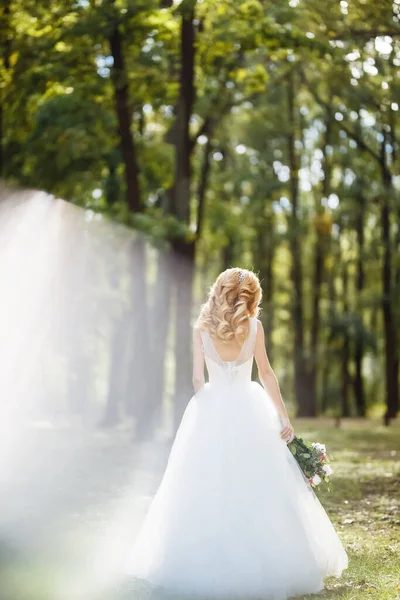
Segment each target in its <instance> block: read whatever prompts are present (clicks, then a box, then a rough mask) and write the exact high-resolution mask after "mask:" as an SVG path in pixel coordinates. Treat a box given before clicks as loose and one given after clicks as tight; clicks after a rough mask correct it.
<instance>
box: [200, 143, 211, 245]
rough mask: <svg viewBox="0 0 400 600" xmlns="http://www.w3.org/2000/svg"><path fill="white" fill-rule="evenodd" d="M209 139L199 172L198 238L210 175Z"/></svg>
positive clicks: (201, 227)
mask: <svg viewBox="0 0 400 600" xmlns="http://www.w3.org/2000/svg"><path fill="white" fill-rule="evenodd" d="M211 147H212V143H211V139H210V137H208V140H207V143H206V145H205V148H204V154H203V162H202V165H201V170H200V180H199V190H198V194H197V197H198V203H197V220H196V221H197V229H196V237H197V238H200V236H201V233H202V231H203V219H204V204H205V199H206V191H207V185H208V178H209V174H210V153H211Z"/></svg>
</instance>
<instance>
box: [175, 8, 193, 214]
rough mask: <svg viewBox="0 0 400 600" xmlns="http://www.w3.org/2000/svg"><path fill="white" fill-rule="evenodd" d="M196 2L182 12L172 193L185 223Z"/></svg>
mask: <svg viewBox="0 0 400 600" xmlns="http://www.w3.org/2000/svg"><path fill="white" fill-rule="evenodd" d="M194 7H195V2H190V5H189V6H187V5H185V7H184V8H182V17H181V70H180V82H179V83H180V85H179V98H178V106H177V116H176V124H175V178H174V185H173V189H172V197H171V199H172V206H171V208H172V213H173V214H174V215H175V216H176V217H177V218H178V219H179V220H181V221H183V222H184V223H189V220H190V182H191V160H190V159H191V152H192V150H193V145H192V143H191V139H190V135H189V125H190V117H191V115H192V108H193V102H194V96H195V87H194V59H195V38H196V35H195V25H194V18H195V9H194Z"/></svg>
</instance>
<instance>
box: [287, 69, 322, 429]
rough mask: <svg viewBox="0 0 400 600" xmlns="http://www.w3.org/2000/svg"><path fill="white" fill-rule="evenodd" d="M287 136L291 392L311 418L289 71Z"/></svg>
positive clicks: (291, 76)
mask: <svg viewBox="0 0 400 600" xmlns="http://www.w3.org/2000/svg"><path fill="white" fill-rule="evenodd" d="M287 102H288V120H289V133H288V136H287V142H288V157H289V168H290V196H291V204H292V213H291V218H290V247H291V254H292V268H291V279H292V284H293V302H292V307H293V308H292V311H293V329H294V353H293V354H294V356H293V358H294V390H295V397H296V401H297V406H298V415H299V416H301V417H306V416H307V417H312V416H315V414H316V407H315V404H314V403H313V398H312V397H311V396H310V395H309V392H308V385H307V384H308V373H307V368H306V360H305V348H304V319H303V269H302V260H301V242H300V231H299V229H300V223H299V215H298V209H299V174H298V169H299V167H298V160H297V156H296V148H295V141H296V139H295V131H296V119H295V82H294V73H293V70H291V71H290V73H289V75H288V85H287Z"/></svg>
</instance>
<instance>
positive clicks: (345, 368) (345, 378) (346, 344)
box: [341, 262, 350, 417]
mask: <svg viewBox="0 0 400 600" xmlns="http://www.w3.org/2000/svg"><path fill="white" fill-rule="evenodd" d="M342 281H343V316H344V317H346V316H348V314H349V301H348V294H349V273H348V268H347V263H346V262H344V263H343V275H342ZM349 361H350V340H349V336H348V333H347V331H345V332H344V333H343V346H342V398H341V400H342V402H341V404H342V406H341V416H342V417H349V416H350V404H349V384H350V373H349Z"/></svg>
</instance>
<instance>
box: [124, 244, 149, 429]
mask: <svg viewBox="0 0 400 600" xmlns="http://www.w3.org/2000/svg"><path fill="white" fill-rule="evenodd" d="M131 256H132V263H131V264H132V267H131V299H132V304H131V311H132V326H131V332H130V337H131V341H132V349H131V368H130V372H129V377H128V384H127V385H128V391H129V395H128V396H127V412H128V414H131V415H132V416H133V417H134V419H135V435H136V437H137V438H138V439H146V438H148V437H149V435H151V434H152V422H150V419H149V418H148V415H149V407H148V390H149V385H150V383H149V382H150V378H151V376H152V369H153V366H152V365H151V364H149V356H150V326H151V323H149V311H150V309H149V298H148V290H147V281H146V273H147V252H146V243H145V240H144V238H143V236H142V235H141V234H140V233H136V237H135V239H134V240H133V242H132V250H131Z"/></svg>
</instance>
